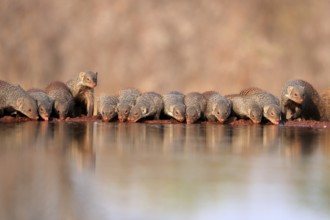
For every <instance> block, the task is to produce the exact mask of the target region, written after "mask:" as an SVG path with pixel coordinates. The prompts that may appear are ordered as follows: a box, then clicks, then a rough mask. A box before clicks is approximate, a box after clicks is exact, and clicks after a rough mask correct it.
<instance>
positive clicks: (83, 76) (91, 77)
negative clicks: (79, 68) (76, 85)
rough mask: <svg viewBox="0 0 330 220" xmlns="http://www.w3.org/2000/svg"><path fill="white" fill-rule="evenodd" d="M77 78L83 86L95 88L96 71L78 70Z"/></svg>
mask: <svg viewBox="0 0 330 220" xmlns="http://www.w3.org/2000/svg"><path fill="white" fill-rule="evenodd" d="M79 80H80V83H81V84H82V85H83V86H86V87H89V88H95V87H96V86H97V72H92V71H87V72H80V73H79Z"/></svg>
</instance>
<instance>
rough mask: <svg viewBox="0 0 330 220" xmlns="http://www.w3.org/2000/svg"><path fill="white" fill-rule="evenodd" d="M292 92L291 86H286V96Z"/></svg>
mask: <svg viewBox="0 0 330 220" xmlns="http://www.w3.org/2000/svg"><path fill="white" fill-rule="evenodd" d="M292 90H293V86H288V90H287V91H288V94H291V92H292Z"/></svg>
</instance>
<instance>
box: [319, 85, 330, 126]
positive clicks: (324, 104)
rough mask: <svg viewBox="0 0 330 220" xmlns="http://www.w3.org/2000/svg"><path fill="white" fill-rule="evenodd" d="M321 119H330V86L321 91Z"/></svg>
mask: <svg viewBox="0 0 330 220" xmlns="http://www.w3.org/2000/svg"><path fill="white" fill-rule="evenodd" d="M320 110H321V120H322V121H330V88H327V89H326V90H324V91H323V92H322V93H321V103H320Z"/></svg>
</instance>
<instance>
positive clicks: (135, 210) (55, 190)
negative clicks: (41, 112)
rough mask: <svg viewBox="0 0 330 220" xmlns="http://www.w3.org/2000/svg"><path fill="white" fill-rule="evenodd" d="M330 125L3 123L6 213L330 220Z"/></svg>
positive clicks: (0, 190) (0, 193) (1, 214)
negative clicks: (303, 127)
mask: <svg viewBox="0 0 330 220" xmlns="http://www.w3.org/2000/svg"><path fill="white" fill-rule="evenodd" d="M329 168H330V129H320V130H317V129H302V128H286V127H278V126H260V125H253V126H237V127H235V126H234V127H233V126H223V125H184V124H173V125H155V124H140V123H137V124H117V123H96V122H95V123H94V122H91V123H64V122H63V123H52V122H50V123H47V122H25V123H0V178H1V185H0V219H10V220H11V219H24V220H36V219H50V220H52V219H54V220H57V219H61V220H62V219H63V220H71V219H79V220H80V219H82V220H85V219H120V220H121V219H124V220H125V219H132V220H148V219H150V220H157V219H161V220H162V219H164V220H165V219H166V220H167V219H170V220H176V219H178V220H179V219H180V220H181V219H189V220H194V219H200V220H205V219H208V220H212V219H214V220H218V219H263V220H264V219H267V220H269V219H274V220H275V219H276V220H278V219H290V220H291V219H299V220H304V219H311V220H312V219H313V220H315V219H329V218H330V209H329V207H330V171H329Z"/></svg>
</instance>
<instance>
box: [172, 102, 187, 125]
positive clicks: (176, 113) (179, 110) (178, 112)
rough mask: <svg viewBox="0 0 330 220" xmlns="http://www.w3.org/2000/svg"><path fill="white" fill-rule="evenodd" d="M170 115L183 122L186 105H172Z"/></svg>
mask: <svg viewBox="0 0 330 220" xmlns="http://www.w3.org/2000/svg"><path fill="white" fill-rule="evenodd" d="M171 110H172V117H173V118H175V119H176V120H178V121H179V122H183V121H184V119H185V114H186V106H185V105H175V106H173V107H172V109H171Z"/></svg>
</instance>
